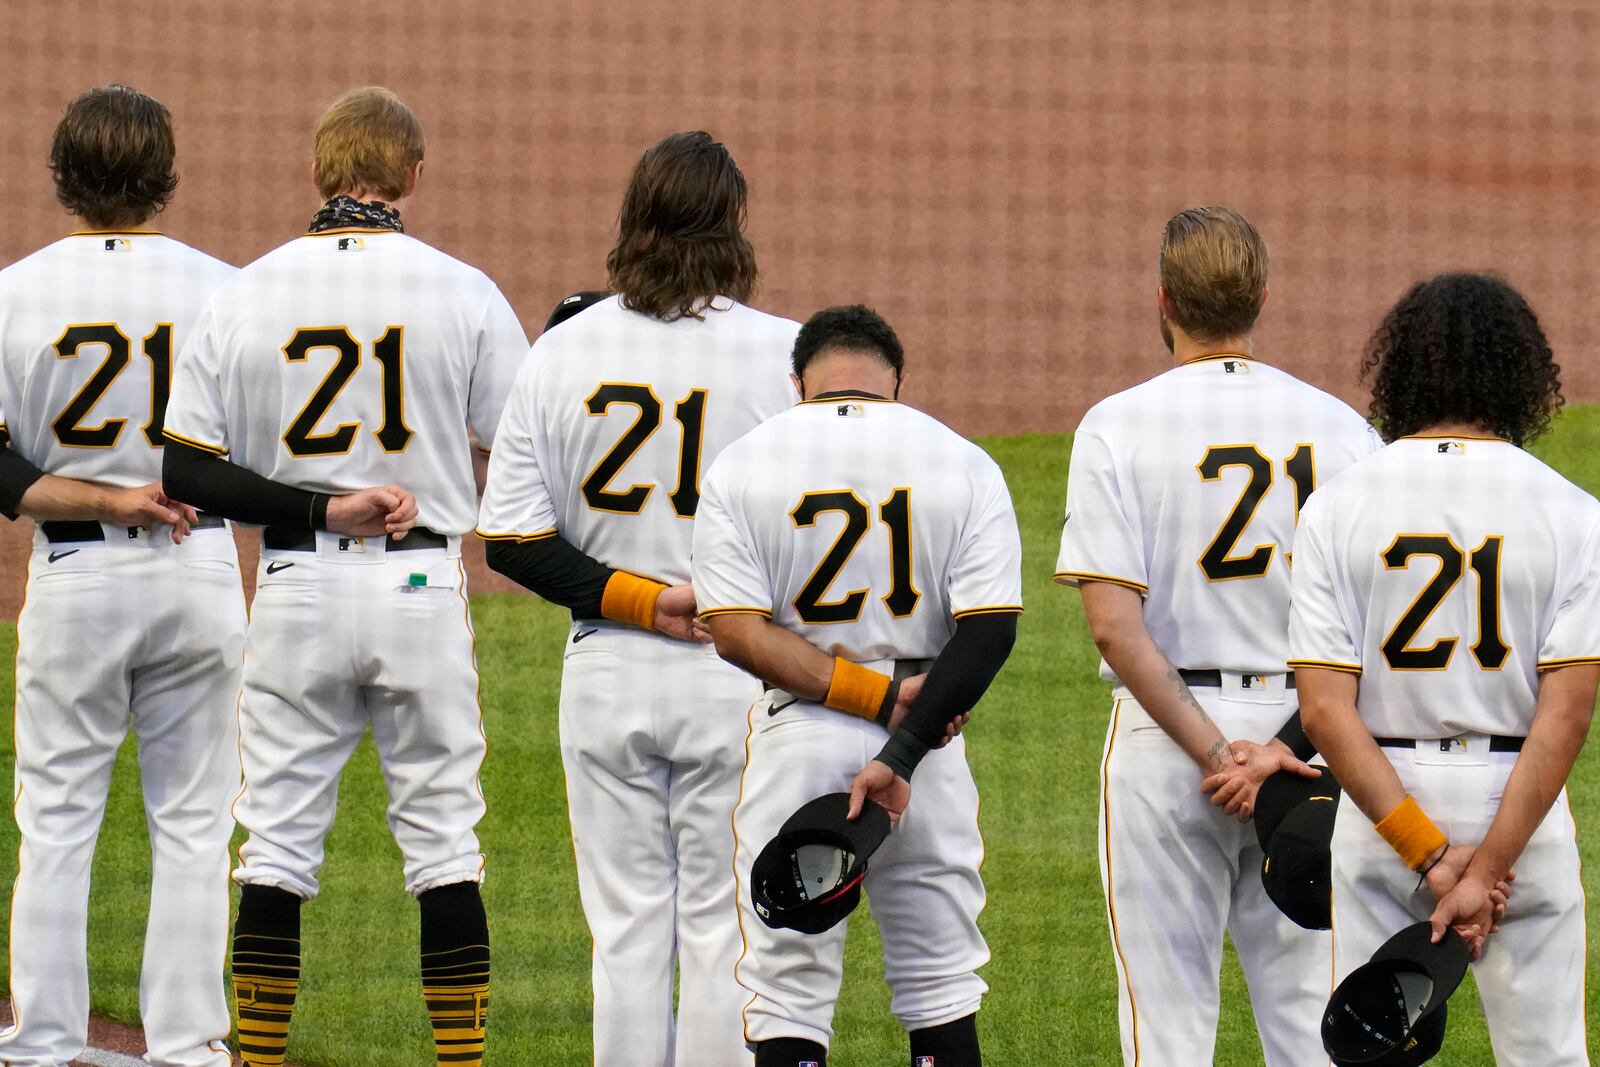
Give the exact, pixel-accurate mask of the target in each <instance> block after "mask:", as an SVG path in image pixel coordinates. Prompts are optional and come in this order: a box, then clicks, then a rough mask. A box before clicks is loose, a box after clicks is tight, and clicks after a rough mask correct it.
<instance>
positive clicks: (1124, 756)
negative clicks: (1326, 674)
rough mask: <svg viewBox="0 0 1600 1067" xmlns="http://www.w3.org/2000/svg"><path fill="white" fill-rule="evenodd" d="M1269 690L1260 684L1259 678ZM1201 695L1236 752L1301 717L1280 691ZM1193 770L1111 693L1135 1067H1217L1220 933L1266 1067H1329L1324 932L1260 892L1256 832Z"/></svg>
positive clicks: (1107, 817) (1108, 833) (1121, 1003)
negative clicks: (1300, 922)
mask: <svg viewBox="0 0 1600 1067" xmlns="http://www.w3.org/2000/svg"><path fill="white" fill-rule="evenodd" d="M1255 677H1256V678H1259V676H1255ZM1241 678H1242V676H1241V675H1239V674H1235V673H1231V672H1223V679H1224V685H1223V688H1222V689H1220V690H1219V689H1214V688H1210V689H1208V688H1197V689H1195V690H1194V695H1195V697H1196V699H1198V700H1199V701H1200V703H1201V705H1202V706H1203V707H1204V708H1205V709H1206V713H1207V714H1209V715H1210V716H1211V717H1212V719H1213V720H1214V721H1215V722H1216V723H1217V725H1218V727H1220V728H1221V730H1222V732H1223V733H1224V734H1226V735H1227V736H1228V738H1229V739H1230V740H1231V739H1246V740H1251V741H1257V742H1266V741H1269V740H1271V739H1272V737H1273V735H1274V734H1276V733H1277V731H1278V729H1279V728H1280V727H1281V726H1282V725H1283V723H1284V722H1285V721H1286V720H1287V719H1288V718H1289V716H1290V715H1291V714H1293V713H1294V710H1295V708H1296V707H1297V706H1298V702H1297V698H1296V695H1295V693H1294V692H1293V691H1292V690H1289V691H1287V692H1286V691H1285V690H1284V687H1283V677H1282V676H1281V675H1280V676H1276V677H1269V678H1268V679H1267V685H1266V687H1265V688H1263V687H1262V686H1261V684H1260V682H1259V681H1255V682H1254V683H1253V684H1252V687H1251V689H1250V690H1245V689H1244V688H1243V687H1242V683H1241ZM1202 780H1203V776H1202V775H1201V773H1200V771H1199V769H1198V768H1196V766H1195V764H1194V761H1193V760H1191V759H1190V758H1189V757H1188V756H1186V755H1185V754H1184V752H1183V750H1182V749H1180V748H1179V747H1178V745H1177V744H1176V743H1175V742H1174V741H1173V740H1172V739H1171V738H1170V737H1168V736H1167V735H1166V733H1165V731H1163V730H1162V729H1161V727H1160V726H1158V725H1156V722H1155V720H1154V719H1152V718H1150V715H1149V713H1148V712H1146V711H1145V710H1144V708H1142V707H1140V705H1139V703H1138V701H1136V700H1134V699H1133V697H1132V695H1131V694H1130V693H1128V691H1127V690H1125V689H1118V690H1117V691H1116V693H1115V697H1114V704H1113V710H1112V715H1111V728H1110V730H1109V731H1108V732H1107V734H1106V748H1105V758H1104V762H1103V764H1102V769H1101V776H1100V798H1101V804H1100V879H1101V884H1102V885H1103V886H1104V888H1105V892H1106V912H1107V917H1108V918H1109V920H1110V925H1111V947H1112V953H1113V956H1114V957H1115V960H1116V967H1117V1000H1118V1008H1119V1011H1120V1021H1121V1030H1122V1059H1123V1063H1124V1064H1125V1065H1127V1067H1196V1065H1197V1064H1202V1063H1210V1062H1211V1058H1212V1054H1213V1050H1214V1049H1215V1047H1216V1038H1217V1014H1218V1011H1219V1009H1220V1003H1221V991H1220V988H1219V985H1220V974H1221V968H1222V941H1223V932H1224V931H1227V933H1229V934H1231V935H1232V937H1233V944H1234V947H1235V948H1236V949H1238V952H1239V962H1240V963H1241V964H1243V966H1244V973H1245V979H1246V981H1247V983H1248V984H1249V988H1250V1002H1251V1007H1252V1008H1253V1009H1254V1012H1255V1019H1256V1029H1257V1032H1258V1033H1259V1034H1260V1036H1261V1044H1262V1048H1263V1050H1264V1052H1265V1055H1266V1062H1267V1065H1268V1067H1307V1065H1314V1064H1326V1063H1327V1062H1328V1057H1327V1055H1326V1054H1325V1053H1324V1052H1323V1050H1322V1037H1321V1030H1320V1027H1321V1024H1322V1012H1323V1009H1324V1008H1325V1007H1326V1006H1327V1003H1328V996H1329V994H1330V993H1331V992H1332V990H1333V987H1332V984H1331V982H1330V979H1331V978H1332V973H1333V964H1332V959H1331V956H1330V953H1331V948H1330V940H1329V936H1328V934H1327V933H1326V932H1325V931H1312V930H1304V929H1302V928H1300V927H1299V926H1296V925H1295V924H1294V923H1292V922H1290V921H1289V919H1288V918H1286V917H1285V916H1284V915H1283V913H1282V912H1280V911H1278V909H1277V906H1276V905H1274V904H1273V903H1272V900H1271V899H1270V898H1269V897H1268V896H1267V893H1266V890H1265V889H1264V888H1262V885H1261V861H1262V851H1261V846H1260V845H1259V844H1257V843H1256V829H1255V826H1254V824H1252V823H1241V822H1239V821H1238V820H1237V819H1234V818H1231V817H1230V816H1227V815H1225V814H1223V812H1222V811H1221V809H1219V808H1215V807H1213V806H1212V804H1211V801H1210V798H1208V797H1207V796H1205V795H1204V794H1203V793H1201V792H1200V783H1201V781H1202Z"/></svg>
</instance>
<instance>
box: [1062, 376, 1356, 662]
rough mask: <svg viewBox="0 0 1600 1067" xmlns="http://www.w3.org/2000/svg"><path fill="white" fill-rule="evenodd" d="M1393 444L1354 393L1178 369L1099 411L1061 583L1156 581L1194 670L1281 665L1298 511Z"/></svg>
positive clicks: (1067, 533) (1093, 413)
mask: <svg viewBox="0 0 1600 1067" xmlns="http://www.w3.org/2000/svg"><path fill="white" fill-rule="evenodd" d="M1378 446H1379V441H1378V438H1377V435H1376V434H1375V433H1374V432H1373V430H1372V428H1371V427H1370V426H1368V425H1367V423H1366V421H1365V420H1364V419H1362V418H1361V416H1360V415H1358V414H1356V413H1355V412H1354V411H1353V410H1351V408H1350V407H1349V406H1348V405H1346V404H1344V403H1343V402H1341V401H1339V400H1338V399H1336V398H1334V397H1332V396H1330V395H1328V394H1327V393H1324V392H1322V391H1321V390H1318V389H1314V388H1312V387H1311V386H1309V385H1306V384H1305V383H1304V382H1301V381H1299V380H1297V379H1295V378H1293V377H1291V376H1290V375H1288V374H1285V373H1284V372H1283V371H1281V370H1278V369H1277V368H1275V367H1271V366H1268V365H1267V364H1265V363H1259V362H1256V361H1255V360H1251V359H1245V358H1243V357H1240V356H1234V355H1227V356H1212V357H1206V358H1203V359H1200V360H1195V361H1192V362H1190V363H1186V364H1184V365H1182V366H1178V367H1174V368H1173V369H1172V370H1169V371H1167V372H1166V373H1164V374H1161V375H1158V376H1157V377H1155V378H1152V379H1151V380H1150V381H1147V382H1145V383H1144V384H1142V385H1137V386H1135V387H1134V388H1132V389H1129V390H1127V391H1125V392H1121V393H1117V394H1116V395H1114V396H1111V397H1108V398H1106V399H1105V400H1102V401H1101V402H1100V403H1098V404H1096V405H1095V406H1094V407H1093V408H1091V409H1090V410H1089V413H1088V414H1087V415H1085V416H1084V418H1083V423H1082V424H1081V425H1080V426H1079V427H1078V432H1077V434H1076V436H1074V438H1073V442H1072V464H1071V471H1070V474H1069V476H1068V480H1067V515H1066V521H1065V524H1064V525H1063V527H1062V531H1061V554H1060V556H1059V557H1058V558H1057V561H1056V575H1055V577H1056V581H1058V582H1061V583H1063V584H1065V585H1076V584H1078V582H1080V581H1088V580H1095V581H1104V582H1114V583H1116V584H1118V585H1124V586H1128V587H1129V588H1132V589H1136V590H1138V591H1139V592H1140V593H1142V594H1144V595H1145V601H1144V622H1145V627H1146V628H1147V629H1148V630H1149V632H1150V636H1151V637H1152V638H1154V640H1155V642H1156V644H1157V645H1158V646H1160V648H1161V650H1162V651H1163V652H1165V653H1166V656H1167V658H1168V659H1169V660H1171V661H1172V663H1173V664H1174V665H1176V666H1178V667H1180V668H1188V669H1209V668H1216V669H1222V670H1237V671H1245V672H1251V673H1259V674H1282V673H1283V672H1284V670H1285V667H1284V663H1285V660H1286V659H1287V658H1288V649H1287V642H1286V636H1285V635H1286V632H1287V630H1288V622H1289V560H1288V559H1287V558H1285V557H1286V556H1287V555H1288V553H1289V550H1290V545H1291V542H1292V540H1293V538H1294V529H1295V522H1296V518H1297V515H1298V513H1299V510H1300V508H1301V507H1302V506H1303V505H1304V503H1305V501H1306V498H1307V497H1309V496H1310V495H1311V492H1312V490H1313V489H1315V488H1316V486H1317V485H1318V484H1319V483H1320V482H1323V481H1326V480H1327V479H1329V478H1331V477H1332V476H1333V475H1334V474H1336V473H1338V472H1339V471H1340V470H1343V469H1344V468H1345V467H1347V466H1349V465H1350V464H1351V463H1353V462H1355V461H1356V460H1357V459H1359V458H1360V457H1362V456H1364V455H1367V454H1368V453H1370V452H1371V451H1372V450H1373V449H1375V448H1377V447H1378ZM1107 677H1108V678H1109V673H1108V674H1107Z"/></svg>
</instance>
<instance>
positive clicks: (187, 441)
mask: <svg viewBox="0 0 1600 1067" xmlns="http://www.w3.org/2000/svg"><path fill="white" fill-rule="evenodd" d="M161 436H162V437H167V438H171V439H172V440H174V441H176V442H178V443H179V444H180V445H188V446H189V447H190V448H198V449H199V450H200V451H202V452H209V453H211V454H212V455H213V456H226V455H227V454H228V450H227V449H226V448H223V447H222V446H221V445H211V444H207V443H206V442H204V441H196V440H195V439H194V438H192V437H185V436H183V434H181V433H174V432H173V431H171V430H168V429H162V431H161Z"/></svg>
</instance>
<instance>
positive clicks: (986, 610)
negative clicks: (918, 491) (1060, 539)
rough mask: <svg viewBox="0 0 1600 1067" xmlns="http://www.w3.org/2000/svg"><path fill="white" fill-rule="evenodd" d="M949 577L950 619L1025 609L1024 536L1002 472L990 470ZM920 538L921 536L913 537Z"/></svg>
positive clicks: (982, 483)
mask: <svg viewBox="0 0 1600 1067" xmlns="http://www.w3.org/2000/svg"><path fill="white" fill-rule="evenodd" d="M973 505H974V506H973V511H972V515H971V517H970V518H969V520H968V522H967V528H966V529H965V530H964V531H962V539H961V547H960V549H959V550H958V552H957V553H956V556H955V558H954V559H953V560H952V562H951V567H950V574H949V578H948V583H949V584H948V591H949V596H950V614H951V615H952V616H953V617H955V618H957V619H959V618H962V617H963V616H966V615H985V614H993V613H1005V614H1012V613H1015V612H1019V611H1021V610H1022V537H1021V534H1019V533H1018V531H1017V513H1016V510H1015V509H1014V508H1013V507H1012V506H1011V493H1010V492H1009V491H1008V490H1007V489H1006V480H1005V478H1004V477H1003V476H1002V475H1001V473H1000V468H999V467H996V466H994V465H993V464H992V463H991V464H988V465H987V472H986V476H985V477H984V478H983V479H982V480H981V481H980V482H979V491H978V493H977V495H976V497H975V499H974V501H973ZM913 537H915V532H913Z"/></svg>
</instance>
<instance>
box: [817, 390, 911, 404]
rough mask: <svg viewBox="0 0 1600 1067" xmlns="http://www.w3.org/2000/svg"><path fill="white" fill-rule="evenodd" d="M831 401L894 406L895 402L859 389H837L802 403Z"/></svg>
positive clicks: (819, 394)
mask: <svg viewBox="0 0 1600 1067" xmlns="http://www.w3.org/2000/svg"><path fill="white" fill-rule="evenodd" d="M829 400H869V401H872V402H874V403H878V404H893V403H894V401H893V400H891V399H889V398H888V397H886V396H879V395H878V394H877V393H867V392H862V391H860V390H857V389H835V390H833V391H832V392H830V393H818V394H817V395H816V396H814V397H812V398H811V399H810V400H802V401H800V402H801V403H802V404H821V403H824V402H826V401H829Z"/></svg>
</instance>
